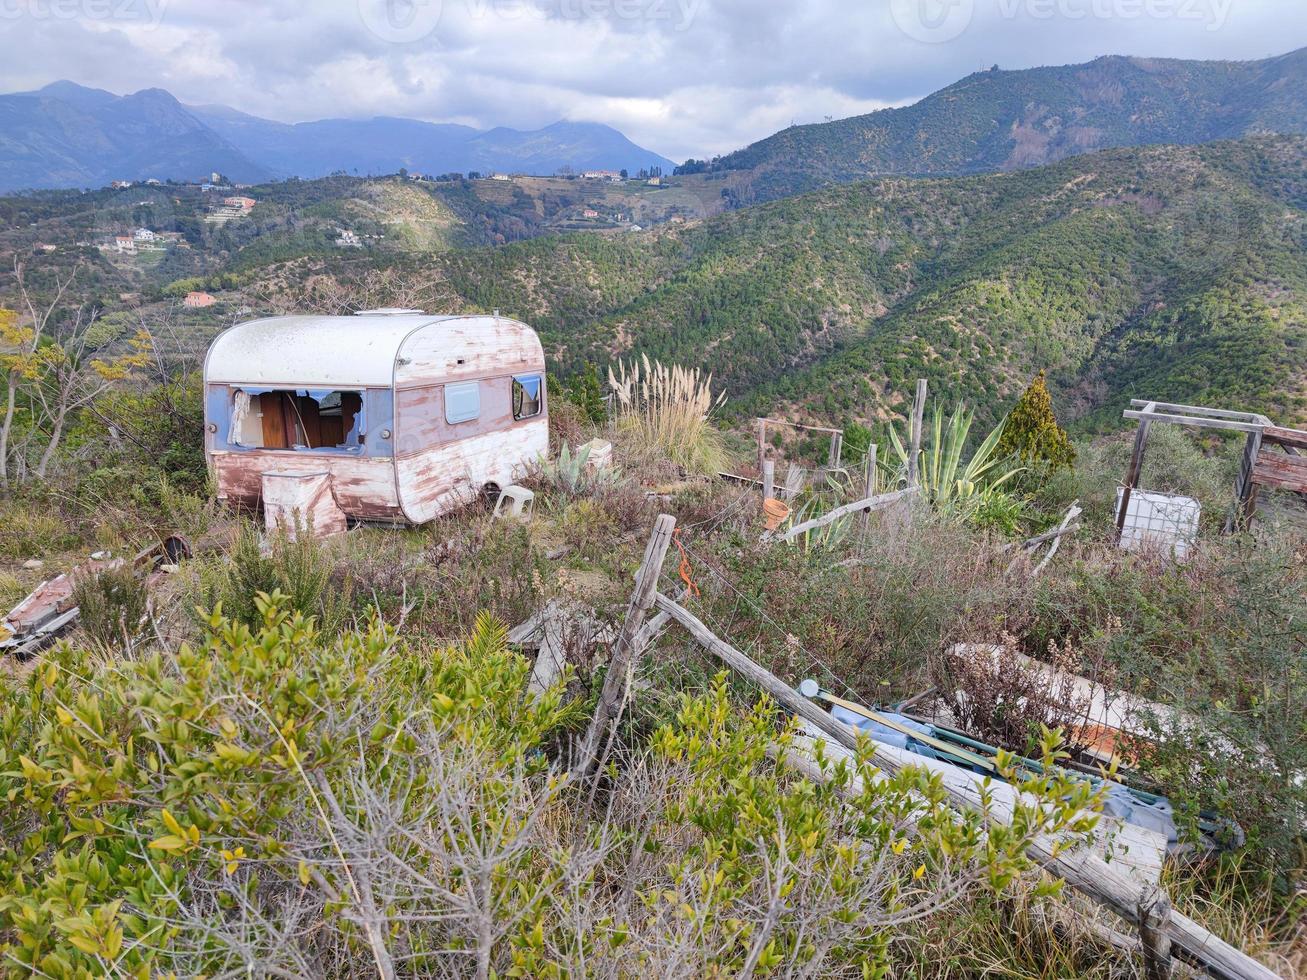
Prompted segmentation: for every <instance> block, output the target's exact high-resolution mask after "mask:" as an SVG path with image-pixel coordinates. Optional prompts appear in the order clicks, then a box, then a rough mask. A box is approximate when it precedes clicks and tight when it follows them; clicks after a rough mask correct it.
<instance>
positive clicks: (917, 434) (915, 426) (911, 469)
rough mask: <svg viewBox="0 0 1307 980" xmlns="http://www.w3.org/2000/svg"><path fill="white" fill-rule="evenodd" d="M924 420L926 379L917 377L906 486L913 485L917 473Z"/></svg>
mask: <svg viewBox="0 0 1307 980" xmlns="http://www.w3.org/2000/svg"><path fill="white" fill-rule="evenodd" d="M925 421H926V379H925V378H918V379H917V397H916V398H915V399H914V400H913V402H912V423H911V425H912V432H911V443H912V445H911V448H909V449H908V486H910V487H915V486H916V485H917V479H918V475H919V468H920V465H921V464H920V463H919V461H918V459H917V457H919V456H920V455H921V428H922V426H923V425H924V424H925Z"/></svg>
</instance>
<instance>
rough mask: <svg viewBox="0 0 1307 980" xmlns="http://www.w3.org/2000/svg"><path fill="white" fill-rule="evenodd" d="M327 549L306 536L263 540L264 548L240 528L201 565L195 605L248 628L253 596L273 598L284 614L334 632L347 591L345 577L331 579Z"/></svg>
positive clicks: (255, 616) (253, 618) (346, 609)
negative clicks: (310, 620)
mask: <svg viewBox="0 0 1307 980" xmlns="http://www.w3.org/2000/svg"><path fill="white" fill-rule="evenodd" d="M328 547H329V544H327V543H324V542H322V541H320V540H318V539H317V538H315V537H314V536H313V535H312V534H299V535H297V536H291V535H289V534H286V533H284V532H278V533H275V534H271V535H269V536H268V537H267V540H266V544H265V542H264V539H263V537H262V536H261V535H260V534H259V532H258V531H257V530H256V529H255V527H254V526H253V525H252V524H248V523H243V524H240V525H239V526H238V527H237V529H236V532H235V536H234V538H233V541H232V545H231V549H230V551H229V552H228V553H227V554H225V555H224V554H218V555H214V556H211V557H209V558H208V559H202V560H203V561H204V562H205V563H204V564H203V565H202V566H201V569H200V595H199V596H198V602H199V604H201V605H203V606H204V607H205V608H207V609H213V608H216V607H218V606H221V608H222V610H223V612H224V613H225V614H226V615H227V616H229V617H231V618H232V619H233V620H235V621H236V622H240V623H244V624H246V625H247V626H251V625H254V624H257V623H258V622H259V620H260V618H261V614H260V612H259V603H258V596H259V595H260V594H271V593H273V592H276V593H279V594H280V595H281V596H282V605H283V607H284V608H286V609H288V610H291V611H293V612H298V613H302V614H304V615H306V616H316V617H317V618H318V621H319V622H320V623H321V624H322V625H323V627H324V628H326V629H336V628H338V627H340V626H341V625H342V624H343V623H344V622H345V620H346V619H347V618H348V616H349V614H350V612H351V608H350V604H351V601H352V599H353V588H352V585H351V582H350V580H349V577H348V576H347V575H345V576H341V577H336V578H333V573H334V571H335V567H336V566H335V565H334V563H333V562H332V560H331V558H330V556H329V555H328V553H327V549H328Z"/></svg>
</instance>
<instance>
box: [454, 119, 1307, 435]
mask: <svg viewBox="0 0 1307 980" xmlns="http://www.w3.org/2000/svg"><path fill="white" fill-rule="evenodd" d="M1305 196H1307V140H1303V139H1301V138H1291V137H1265V138H1258V139H1250V140H1245V141H1240V142H1232V143H1224V144H1215V145H1210V146H1204V147H1193V148H1176V147H1166V148H1145V149H1121V150H1111V151H1104V152H1102V153H1098V154H1094V155H1089V156H1084V157H1077V158H1074V159H1071V160H1068V161H1064V162H1062V163H1059V164H1055V165H1052V166H1049V167H1045V168H1041V169H1037V170H1031V171H1022V172H1017V173H1011V174H999V175H989V176H979V177H966V178H952V179H937V180H906V179H883V180H877V181H869V182H863V183H858V184H852V185H846V186H840V187H833V188H829V189H826V190H821V191H817V192H813V193H810V194H807V195H803V196H800V197H795V198H790V199H786V200H783V201H779V202H774V203H771V204H768V205H764V206H760V207H756V208H751V209H746V210H743V211H738V212H733V213H730V214H725V215H721V216H719V217H717V218H714V219H710V220H708V221H705V222H702V223H696V224H692V225H687V226H684V227H680V228H677V227H668V228H664V229H661V230H659V231H657V232H655V233H653V234H646V235H640V236H626V237H623V238H619V239H605V238H599V237H597V236H585V235H580V236H567V237H562V238H547V239H537V240H534V241H530V242H522V243H518V244H515V245H512V246H509V247H506V248H503V249H498V250H473V251H470V252H451V253H448V254H446V255H444V256H442V257H441V260H440V262H439V264H438V270H439V272H440V274H441V276H442V277H443V278H444V279H445V280H446V281H445V283H444V285H445V286H446V287H448V289H449V290H450V291H451V297H450V299H451V301H453V302H462V303H465V304H467V305H469V306H473V307H480V308H487V309H488V308H492V307H498V308H501V309H503V310H505V311H512V312H514V313H515V314H517V315H520V316H523V317H525V318H528V319H530V320H532V321H533V322H534V323H536V324H538V325H539V326H540V327H541V328H542V329H543V331H544V333H545V335H546V337H547V341H548V344H549V347H550V349H551V352H552V355H553V356H554V358H555V359H556V362H557V363H558V365H559V367H560V369H561V370H563V371H573V370H576V369H578V368H579V367H580V366H581V365H582V364H583V362H585V361H593V362H598V363H604V362H607V361H608V360H609V359H611V358H612V357H615V356H618V355H621V354H624V353H627V352H629V351H634V350H639V351H643V352H646V353H648V354H649V355H650V356H659V357H662V358H665V359H667V360H671V361H674V362H678V363H694V364H699V365H702V366H703V367H705V368H707V369H708V370H711V371H713V372H714V373H715V374H716V376H717V377H718V378H719V379H720V380H721V381H722V382H723V383H724V384H725V386H726V388H727V390H728V391H729V392H730V394H731V397H732V399H733V402H734V403H735V405H736V408H737V409H738V410H740V411H745V410H752V409H754V408H761V407H763V406H765V405H768V404H771V403H775V402H793V403H800V404H804V405H807V406H808V407H810V408H811V409H812V410H814V411H815V412H817V413H818V414H823V415H827V416H830V415H836V414H843V415H848V416H853V417H862V418H876V417H878V416H883V415H885V414H886V413H890V412H893V411H894V409H895V399H896V398H898V397H900V396H901V393H902V392H903V391H905V390H908V389H909V388H910V385H909V384H908V382H909V380H910V379H912V378H915V377H917V376H919V375H924V376H927V377H929V378H931V379H932V382H933V384H934V386H935V388H934V390H937V391H942V392H947V393H949V394H950V395H956V396H961V397H965V398H967V399H968V400H969V401H971V402H972V403H973V404H976V405H977V406H978V408H979V409H980V411H981V413H982V416H989V417H991V418H992V417H994V414H995V413H996V412H997V411H998V406H999V405H1000V404H1001V403H1003V402H1004V401H1005V400H1010V398H1011V397H1014V395H1015V393H1016V392H1017V391H1018V390H1019V388H1020V386H1021V385H1023V384H1024V383H1025V381H1026V380H1028V378H1029V376H1030V375H1031V374H1033V373H1034V372H1036V371H1038V370H1039V369H1041V368H1046V369H1048V370H1049V372H1050V375H1051V377H1052V380H1053V382H1054V385H1055V388H1057V389H1058V390H1059V391H1060V393H1061V395H1060V397H1061V398H1062V399H1063V400H1064V401H1066V402H1067V403H1068V406H1069V407H1070V409H1071V411H1072V413H1073V414H1074V415H1078V416H1085V415H1092V416H1094V417H1095V418H1096V419H1100V420H1106V419H1109V418H1110V417H1111V416H1112V415H1113V414H1114V413H1115V412H1116V411H1117V410H1118V409H1119V407H1120V405H1121V404H1122V402H1123V401H1124V400H1127V399H1128V398H1130V397H1138V396H1142V395H1144V394H1147V395H1148V396H1149V397H1156V398H1174V399H1180V400H1185V401H1194V400H1198V401H1204V400H1206V401H1210V402H1214V403H1229V404H1232V405H1237V406H1239V407H1243V408H1248V409H1254V408H1255V409H1259V410H1263V411H1265V412H1267V413H1269V414H1271V415H1273V416H1277V417H1281V418H1283V419H1285V420H1286V421H1289V420H1293V419H1297V420H1301V419H1302V418H1303V417H1304V413H1305V412H1307V389H1305V388H1304V378H1305V377H1307V340H1305V337H1307V327H1305V324H1307V214H1304V212H1303V210H1302V206H1303V203H1304V197H1305Z"/></svg>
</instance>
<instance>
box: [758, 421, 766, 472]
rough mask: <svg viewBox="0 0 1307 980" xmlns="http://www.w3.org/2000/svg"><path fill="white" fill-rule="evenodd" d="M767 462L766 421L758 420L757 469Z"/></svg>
mask: <svg viewBox="0 0 1307 980" xmlns="http://www.w3.org/2000/svg"><path fill="white" fill-rule="evenodd" d="M765 462H767V420H766V419H758V469H760V470H761V469H762V464H763V463H765Z"/></svg>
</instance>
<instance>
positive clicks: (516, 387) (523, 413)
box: [513, 374, 542, 421]
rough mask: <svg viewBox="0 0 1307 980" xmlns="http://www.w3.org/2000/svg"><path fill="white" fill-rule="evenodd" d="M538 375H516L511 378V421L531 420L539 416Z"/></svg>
mask: <svg viewBox="0 0 1307 980" xmlns="http://www.w3.org/2000/svg"><path fill="white" fill-rule="evenodd" d="M541 407H542V406H541V400H540V375H538V374H518V375H514V377H513V420H514V421H519V420H521V419H529V418H533V417H535V416H537V415H539V414H540V409H541Z"/></svg>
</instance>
